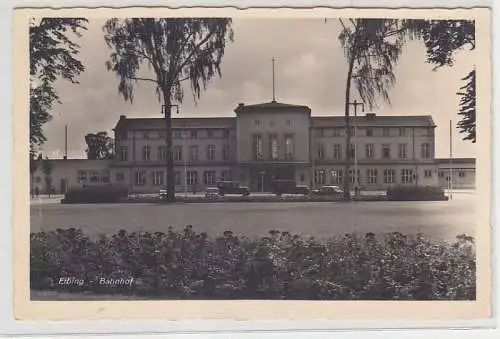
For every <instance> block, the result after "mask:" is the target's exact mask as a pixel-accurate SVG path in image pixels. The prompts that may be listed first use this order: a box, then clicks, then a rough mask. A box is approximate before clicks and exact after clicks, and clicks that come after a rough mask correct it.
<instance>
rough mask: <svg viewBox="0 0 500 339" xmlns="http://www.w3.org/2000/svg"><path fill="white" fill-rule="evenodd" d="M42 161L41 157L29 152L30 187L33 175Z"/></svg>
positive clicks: (32, 183) (32, 184) (32, 182)
mask: <svg viewBox="0 0 500 339" xmlns="http://www.w3.org/2000/svg"><path fill="white" fill-rule="evenodd" d="M41 161H42V155H41V154H38V155H36V154H35V153H33V152H30V179H31V186H32V187H33V186H34V176H35V173H36V171H37V169H38V167H39V166H40V162H41Z"/></svg>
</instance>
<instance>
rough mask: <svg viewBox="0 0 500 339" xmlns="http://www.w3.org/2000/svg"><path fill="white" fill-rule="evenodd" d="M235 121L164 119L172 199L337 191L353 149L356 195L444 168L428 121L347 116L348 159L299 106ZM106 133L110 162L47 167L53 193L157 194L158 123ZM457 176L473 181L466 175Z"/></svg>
mask: <svg viewBox="0 0 500 339" xmlns="http://www.w3.org/2000/svg"><path fill="white" fill-rule="evenodd" d="M235 113H236V114H235V116H234V117H227V118H209V117H207V118H174V119H173V121H172V127H173V156H174V161H175V166H174V169H175V172H176V173H175V174H176V191H178V192H183V191H185V190H186V191H189V192H192V191H193V190H196V191H198V192H199V191H201V190H203V189H204V188H205V187H207V186H213V185H215V183H216V182H217V181H219V180H234V181H238V182H240V183H241V184H244V185H248V186H249V187H250V190H251V191H269V190H270V188H271V185H272V182H273V180H274V179H292V180H295V182H296V183H297V184H301V185H308V186H310V187H319V186H321V185H342V184H343V178H344V176H345V175H346V173H347V175H349V177H350V179H351V183H354V168H355V166H354V163H355V161H354V159H355V157H354V150H353V149H354V148H355V146H356V150H357V156H356V159H357V165H358V166H357V169H358V173H359V174H358V179H359V183H360V186H361V187H362V189H366V190H382V189H384V190H385V189H387V188H388V187H389V186H391V185H431V186H437V185H441V186H442V185H443V183H442V182H440V181H439V180H438V179H439V178H440V177H439V176H443V174H439V173H441V172H443V170H445V167H446V164H445V163H446V162H444V163H443V162H441V163H440V165H439V171H438V162H436V159H435V137H434V129H435V125H434V122H433V120H432V117H430V116H425V115H423V116H376V115H375V114H373V113H370V114H366V115H365V116H358V117H356V118H351V120H350V125H351V127H352V128H353V132H354V131H355V134H356V137H354V136H352V138H351V142H350V144H351V148H352V150H351V149H350V151H349V152H347V153H350V154H349V156H348V154H346V151H347V149H346V137H345V133H346V129H345V119H344V117H343V116H321V117H319V116H311V110H310V109H309V108H308V107H307V106H297V105H288V104H282V103H277V102H274V101H273V102H270V103H263V104H257V105H244V104H239V105H238V106H237V107H236V109H235ZM114 133H115V153H116V154H115V157H114V159H113V160H105V161H100V160H84V159H80V160H51V163H52V164H53V166H52V167H53V170H52V173H51V183H52V186H53V187H54V188H55V189H56V193H62V192H64V191H65V190H66V189H67V188H68V187H72V186H76V185H83V184H106V183H113V184H123V185H126V186H127V187H128V188H129V190H130V192H134V193H155V192H158V191H159V190H160V189H164V188H165V186H166V169H165V168H166V158H165V156H166V153H165V150H166V146H165V120H164V119H162V118H140V119H128V118H126V117H125V116H121V117H120V120H119V121H118V123H117V125H116V127H115V128H114ZM347 165H348V168H346V166H347ZM464 166H465V165H464ZM467 166H469V165H467ZM473 167H474V166H473ZM457 168H458V167H457ZM470 171H472V170H471V169H469V172H470ZM461 172H463V170H457V172H456V173H457V176H460V177H459V178H457V179H454V180H453V181H454V182H460V179H465V178H464V177H463V175H462V174H460V173H461ZM469 172H468V173H469ZM466 177H467V180H471V181H475V177H474V178H473V177H472V174H470V175H469V174H466ZM44 178H45V174H44V173H43V170H42V168H41V167H40V168H38V170H37V171H36V173H35V174H34V176H33V184H32V185H33V186H32V187H33V188H34V187H39V190H40V191H41V192H43V191H44V190H45V185H44V183H45V179H44ZM441 179H442V178H441ZM441 181H442V180H441ZM462 183H463V184H464V185H469V184H470V183H469V182H468V181H467V182H466V181H465V180H462Z"/></svg>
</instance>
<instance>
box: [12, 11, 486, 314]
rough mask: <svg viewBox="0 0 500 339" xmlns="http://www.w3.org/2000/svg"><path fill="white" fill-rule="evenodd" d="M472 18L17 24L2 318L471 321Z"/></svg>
mask: <svg viewBox="0 0 500 339" xmlns="http://www.w3.org/2000/svg"><path fill="white" fill-rule="evenodd" d="M490 25H491V20H490V11H489V10H488V9H484V8H470V9H448V10H446V9H425V10H424V9H383V8H370V9H367V8H365V9H363V8H359V9H354V8H351V9H347V8H346V9H325V8H323V9H313V8H311V9H272V10H271V9H249V10H244V11H242V10H237V9H221V8H219V9H216V8H213V9H211V8H203V9H201V8H198V9H197V8H190V9H168V8H154V9H153V8H149V9H148V8H124V9H104V8H100V9H83V8H81V9H59V10H55V9H18V10H16V11H15V13H14V27H13V32H14V33H13V34H14V40H13V41H14V53H15V54H14V66H13V73H14V84H13V86H14V87H13V90H14V93H15V98H14V99H15V101H14V122H15V126H14V136H15V142H14V148H15V149H14V161H13V163H14V182H13V185H14V192H15V197H14V206H15V213H14V224H13V229H14V235H15V238H14V241H15V245H14V248H15V253H14V259H15V310H16V316H17V317H18V318H19V319H83V318H88V319H104V318H114V319H120V318H131V317H134V318H153V317H155V318H158V317H161V318H167V319H185V318H209V319H249V320H250V319H266V320H272V319H280V318H281V319H334V320H335V319H342V320H359V319H364V320H377V319H386V320H387V319H396V318H397V319H406V320H414V321H415V320H419V319H434V320H436V319H437V320H439V319H476V318H488V317H489V316H490V315H491V300H490V299H491V272H490V270H491V267H490V266H491V244H490V235H491V234H490V232H491V230H490V227H491V226H490V225H491V220H490V214H491V208H490V201H491V198H490V196H491V173H490V167H491V163H490V158H491V156H490V149H491V145H490V126H491V123H490V119H491V118H490V114H491V103H490V101H491V60H490V59H491V48H490V44H491V43H490V39H491V31H490ZM77 302H78V303H77ZM76 303H77V304H76ZM77 305H78V306H77Z"/></svg>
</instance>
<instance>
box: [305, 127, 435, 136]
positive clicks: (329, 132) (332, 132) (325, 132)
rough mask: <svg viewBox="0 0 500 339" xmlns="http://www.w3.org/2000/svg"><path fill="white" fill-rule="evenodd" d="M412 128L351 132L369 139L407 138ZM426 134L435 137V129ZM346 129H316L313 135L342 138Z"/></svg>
mask: <svg viewBox="0 0 500 339" xmlns="http://www.w3.org/2000/svg"><path fill="white" fill-rule="evenodd" d="M410 130H411V129H410V128H406V127H398V128H390V127H379V128H376V127H369V128H364V127H362V128H360V127H358V128H354V127H350V132H351V136H354V135H356V133H358V136H367V137H373V136H383V137H396V136H399V137H406V136H409V135H410ZM423 130H424V133H422V135H426V136H432V135H433V133H434V132H433V129H432V128H424V129H423ZM345 131H346V129H345V128H343V127H337V128H315V129H314V130H313V135H314V136H315V137H318V138H323V137H340V136H344V135H345Z"/></svg>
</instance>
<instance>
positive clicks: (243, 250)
mask: <svg viewBox="0 0 500 339" xmlns="http://www.w3.org/2000/svg"><path fill="white" fill-rule="evenodd" d="M30 273H31V274H30V283H31V288H32V289H33V290H39V291H43V290H58V291H61V292H62V291H64V292H71V293H74V292H82V291H87V292H91V293H95V294H103V295H109V294H113V293H114V294H120V295H137V296H150V297H152V298H165V299H295V300H296V299H308V300H384V299H385V300H394V299H401V300H434V299H441V300H473V299H475V296H476V291H475V290H476V284H475V247H474V241H473V239H472V238H470V237H466V236H465V235H462V236H459V237H457V239H456V241H455V242H453V243H448V242H439V241H434V240H431V239H427V238H425V237H423V236H415V237H409V236H405V235H403V234H400V233H397V232H395V233H391V234H381V235H375V234H373V233H368V234H366V235H364V236H361V235H355V234H346V235H345V236H343V237H337V238H332V239H329V240H325V241H319V240H317V239H314V238H308V237H303V236H298V235H292V234H289V233H286V232H283V233H281V232H278V231H271V232H269V235H268V236H265V237H261V238H257V239H248V238H245V237H238V236H236V235H234V234H233V233H232V232H230V231H226V232H225V233H224V235H223V236H221V237H218V238H215V239H211V238H209V237H208V236H207V234H205V233H196V232H194V231H193V229H192V227H191V226H188V227H186V229H185V230H184V231H181V232H175V231H173V230H172V229H169V230H168V231H167V232H166V233H147V232H146V233H127V232H126V231H124V230H121V231H119V232H118V233H117V234H114V235H111V236H104V235H102V236H101V237H100V238H99V239H98V240H96V241H92V240H90V239H89V238H88V237H87V236H86V235H84V234H83V233H82V231H81V230H78V229H67V230H62V229H59V230H57V231H53V232H46V233H44V232H39V233H32V234H31V260H30ZM61 277H74V278H77V279H82V281H85V283H84V284H82V285H81V286H79V285H78V284H72V285H71V284H70V285H68V286H60V285H58V281H59V279H60V278H61ZM96 277H107V278H130V277H133V278H134V284H132V285H125V286H121V287H120V288H109V286H106V285H104V286H103V285H100V284H96V283H90V282H91V281H93V280H95V279H96Z"/></svg>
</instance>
